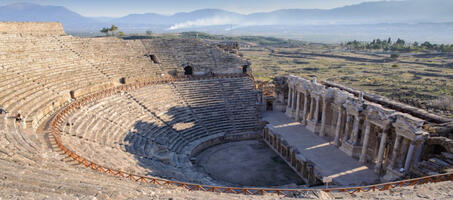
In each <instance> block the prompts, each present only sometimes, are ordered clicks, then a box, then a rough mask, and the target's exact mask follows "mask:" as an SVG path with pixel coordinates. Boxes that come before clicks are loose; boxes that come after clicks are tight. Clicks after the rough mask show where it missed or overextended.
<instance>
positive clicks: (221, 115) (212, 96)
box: [174, 79, 233, 134]
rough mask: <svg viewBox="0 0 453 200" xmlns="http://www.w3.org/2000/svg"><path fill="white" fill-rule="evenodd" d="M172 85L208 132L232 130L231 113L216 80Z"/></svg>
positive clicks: (216, 132) (227, 131)
mask: <svg viewBox="0 0 453 200" xmlns="http://www.w3.org/2000/svg"><path fill="white" fill-rule="evenodd" d="M174 85H175V87H176V90H177V91H178V93H179V94H180V95H181V96H182V97H183V99H184V100H185V101H186V102H187V103H188V105H189V106H190V108H191V109H192V110H193V112H194V113H195V115H196V117H197V118H198V119H200V121H201V123H202V124H203V125H204V126H205V127H206V129H207V130H208V132H209V134H218V133H229V132H231V131H232V130H233V125H232V123H231V119H232V118H231V114H230V113H229V112H228V110H227V109H228V108H227V107H226V104H225V98H224V96H223V94H222V88H221V87H220V84H219V82H218V80H216V79H212V80H198V81H184V82H176V83H174Z"/></svg>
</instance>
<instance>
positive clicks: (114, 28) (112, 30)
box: [110, 25, 118, 35]
mask: <svg viewBox="0 0 453 200" xmlns="http://www.w3.org/2000/svg"><path fill="white" fill-rule="evenodd" d="M117 30H118V26H115V25H112V26H111V27H110V31H111V32H112V35H115V31H117Z"/></svg>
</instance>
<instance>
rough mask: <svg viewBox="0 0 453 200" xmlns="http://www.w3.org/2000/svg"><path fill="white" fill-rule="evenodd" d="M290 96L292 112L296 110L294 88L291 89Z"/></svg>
mask: <svg viewBox="0 0 453 200" xmlns="http://www.w3.org/2000/svg"><path fill="white" fill-rule="evenodd" d="M292 91H293V92H292V95H291V110H292V111H294V110H296V90H295V88H293V89H292Z"/></svg>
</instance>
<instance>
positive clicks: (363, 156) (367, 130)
mask: <svg viewBox="0 0 453 200" xmlns="http://www.w3.org/2000/svg"><path fill="white" fill-rule="evenodd" d="M365 123H366V124H365V137H364V138H363V145H362V153H361V154H360V159H359V161H360V162H361V163H365V162H366V154H367V151H368V140H369V139H370V129H371V127H370V123H369V122H365Z"/></svg>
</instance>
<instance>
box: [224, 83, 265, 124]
mask: <svg viewBox="0 0 453 200" xmlns="http://www.w3.org/2000/svg"><path fill="white" fill-rule="evenodd" d="M219 80H220V82H221V85H222V88H223V91H224V95H225V97H226V99H227V100H228V104H229V105H228V110H229V111H230V112H231V114H232V117H233V124H234V127H235V129H236V131H237V132H239V133H241V132H247V131H256V128H257V127H258V122H259V118H258V116H257V115H258V113H257V108H256V98H257V96H256V93H255V92H254V90H255V88H254V83H253V82H252V80H251V79H248V78H232V79H219Z"/></svg>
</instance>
